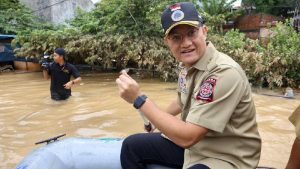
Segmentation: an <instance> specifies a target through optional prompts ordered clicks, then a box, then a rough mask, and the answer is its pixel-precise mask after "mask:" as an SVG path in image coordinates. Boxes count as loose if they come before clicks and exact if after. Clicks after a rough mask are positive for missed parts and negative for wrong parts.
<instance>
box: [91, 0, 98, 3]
mask: <svg viewBox="0 0 300 169" xmlns="http://www.w3.org/2000/svg"><path fill="white" fill-rule="evenodd" d="M92 1H93V2H94V3H96V2H99V1H100V0H92Z"/></svg>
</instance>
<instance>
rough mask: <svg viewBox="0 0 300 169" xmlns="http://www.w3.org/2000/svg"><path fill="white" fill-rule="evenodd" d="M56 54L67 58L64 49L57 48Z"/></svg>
mask: <svg viewBox="0 0 300 169" xmlns="http://www.w3.org/2000/svg"><path fill="white" fill-rule="evenodd" d="M54 52H55V53H57V54H58V55H61V56H63V57H65V56H66V52H65V50H64V49H63V48H56V49H55V50H54Z"/></svg>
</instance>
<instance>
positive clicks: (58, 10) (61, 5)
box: [20, 0, 94, 24]
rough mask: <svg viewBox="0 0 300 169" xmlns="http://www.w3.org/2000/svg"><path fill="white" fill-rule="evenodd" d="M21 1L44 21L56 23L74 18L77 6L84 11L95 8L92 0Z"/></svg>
mask: <svg viewBox="0 0 300 169" xmlns="http://www.w3.org/2000/svg"><path fill="white" fill-rule="evenodd" d="M20 2H21V3H23V4H25V5H26V6H27V7H28V8H30V9H31V10H33V12H34V14H36V15H37V16H39V17H40V18H41V19H43V20H44V21H49V22H52V23H54V24H62V23H64V22H65V21H66V20H70V19H72V18H74V16H75V12H76V9H77V8H81V9H82V10H84V11H91V10H92V9H93V8H94V3H93V2H92V1H91V0H20Z"/></svg>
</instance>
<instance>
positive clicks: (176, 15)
mask: <svg viewBox="0 0 300 169" xmlns="http://www.w3.org/2000/svg"><path fill="white" fill-rule="evenodd" d="M171 18H172V20H173V21H175V22H177V21H181V20H182V19H183V18H184V13H183V12H182V11H181V10H176V11H174V12H173V13H172V15H171Z"/></svg>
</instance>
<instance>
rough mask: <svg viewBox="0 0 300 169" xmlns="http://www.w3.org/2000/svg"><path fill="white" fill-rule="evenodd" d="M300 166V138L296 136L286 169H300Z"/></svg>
mask: <svg viewBox="0 0 300 169" xmlns="http://www.w3.org/2000/svg"><path fill="white" fill-rule="evenodd" d="M299 168H300V139H298V138H296V139H295V142H294V145H293V147H292V151H291V155H290V159H289V162H288V164H287V166H286V169H299Z"/></svg>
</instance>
